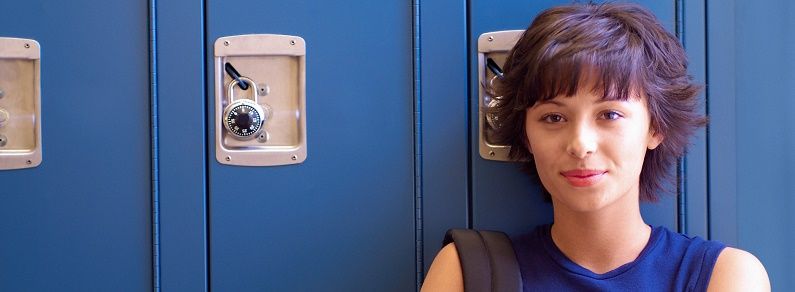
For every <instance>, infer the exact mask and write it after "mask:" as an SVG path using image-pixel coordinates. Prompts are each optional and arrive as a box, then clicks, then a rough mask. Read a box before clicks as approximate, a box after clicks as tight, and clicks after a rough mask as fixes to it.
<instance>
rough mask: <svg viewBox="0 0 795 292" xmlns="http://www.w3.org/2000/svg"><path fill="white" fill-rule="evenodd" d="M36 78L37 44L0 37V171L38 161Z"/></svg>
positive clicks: (38, 96) (38, 74)
mask: <svg viewBox="0 0 795 292" xmlns="http://www.w3.org/2000/svg"><path fill="white" fill-rule="evenodd" d="M40 80H41V49H40V47H39V43H38V42H37V41H35V40H31V39H20V38H4V37H0V170H7V169H21V168H31V167H36V166H38V165H40V164H41V160H42V146H41V145H42V143H41V82H40Z"/></svg>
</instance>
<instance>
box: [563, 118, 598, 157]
mask: <svg viewBox="0 0 795 292" xmlns="http://www.w3.org/2000/svg"><path fill="white" fill-rule="evenodd" d="M597 139H598V135H597V133H596V130H595V129H594V128H593V127H592V126H591V125H588V124H587V123H579V124H577V125H575V126H574V128H573V129H572V130H571V136H570V138H569V142H568V145H567V146H566V152H568V153H569V154H570V155H571V156H574V157H576V158H578V159H584V158H586V157H588V156H589V155H591V154H593V153H595V152H596V148H597V144H598V143H597Z"/></svg>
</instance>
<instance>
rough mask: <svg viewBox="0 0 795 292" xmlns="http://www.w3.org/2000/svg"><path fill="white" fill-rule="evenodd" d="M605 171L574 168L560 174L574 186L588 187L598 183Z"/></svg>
mask: <svg viewBox="0 0 795 292" xmlns="http://www.w3.org/2000/svg"><path fill="white" fill-rule="evenodd" d="M605 173H607V171H606V170H593V169H574V170H569V171H564V172H561V173H560V174H561V175H563V177H565V178H566V180H568V181H569V183H570V184H571V185H573V186H575V187H588V186H592V185H594V184H596V183H598V182H599V181H600V180H602V178H603V177H604V174H605Z"/></svg>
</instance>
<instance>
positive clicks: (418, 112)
mask: <svg viewBox="0 0 795 292" xmlns="http://www.w3.org/2000/svg"><path fill="white" fill-rule="evenodd" d="M420 7H421V1H420V0H413V1H412V4H411V9H412V23H411V26H412V30H411V34H412V45H411V47H412V48H411V50H412V56H413V57H414V62H413V64H412V66H413V67H414V68H413V78H412V79H413V80H414V250H415V252H414V253H415V257H414V258H415V260H416V265H415V268H414V269H415V270H416V276H415V282H416V287H417V289H420V288H421V287H422V279H424V278H425V276H424V275H425V265H424V262H425V258H424V249H425V246H424V242H423V240H424V236H425V233H424V231H423V216H422V215H423V204H422V203H423V199H424V198H423V178H424V177H423V161H422V155H423V150H422V149H423V147H422V141H423V139H422V138H423V135H422V125H423V124H422V35H421V30H420V24H421V22H422V19H421V15H422V13H421V10H420Z"/></svg>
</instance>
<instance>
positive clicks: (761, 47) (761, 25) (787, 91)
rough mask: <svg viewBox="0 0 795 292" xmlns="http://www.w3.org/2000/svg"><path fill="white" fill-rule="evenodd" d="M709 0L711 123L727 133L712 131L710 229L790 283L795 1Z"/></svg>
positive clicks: (794, 206)
mask: <svg viewBox="0 0 795 292" xmlns="http://www.w3.org/2000/svg"><path fill="white" fill-rule="evenodd" d="M707 3H708V4H709V5H708V12H709V14H708V26H709V27H708V28H709V31H708V37H709V38H708V41H709V50H708V52H709V59H708V61H709V63H710V67H709V68H710V71H709V72H710V74H709V82H710V89H711V90H710V99H709V101H710V102H709V108H710V113H711V115H712V116H713V117H715V119H719V120H717V121H715V123H714V125H713V127H712V128H711V131H712V132H718V131H721V133H723V134H725V135H727V136H720V135H718V134H717V133H716V135H712V134H711V135H710V156H711V159H710V163H711V172H710V174H711V177H710V179H711V186H712V193H711V201H710V203H711V206H710V207H711V216H712V220H711V228H712V230H713V233H712V235H713V238H715V239H718V240H723V241H727V242H730V243H731V244H733V245H736V246H738V247H740V248H742V249H745V250H748V251H750V252H751V253H753V254H755V255H756V256H757V257H758V258H759V259H760V260H761V261H762V263H763V264H764V265H765V267H766V269H767V271H768V274H769V276H770V280H771V284H772V286H773V290H777V291H792V290H794V289H795V279H793V277H792V275H793V274H795V267H794V266H793V262H795V248H793V246H795V229H793V224H795V215H793V214H795V212H793V211H795V200H793V199H792V197H793V194H795V184H793V182H792V177H793V171H792V166H793V165H795V154H793V152H792V151H791V149H793V148H795V117H793V115H792V114H791V113H792V112H795V87H794V86H793V84H795V69H793V68H795V54H793V52H795V42H793V40H795V31H793V30H792V28H793V27H795V20H793V17H792V16H793V14H795V5H793V3H792V1H786V0H769V1H761V2H754V3H751V2H746V1H720V3H718V2H717V1H708V2H707ZM726 139H732V140H729V141H727V140H726ZM721 190H726V191H727V192H726V193H720V191H721Z"/></svg>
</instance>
